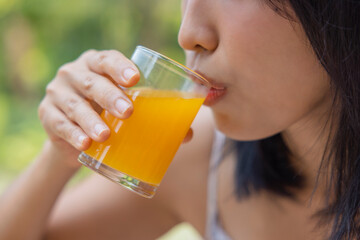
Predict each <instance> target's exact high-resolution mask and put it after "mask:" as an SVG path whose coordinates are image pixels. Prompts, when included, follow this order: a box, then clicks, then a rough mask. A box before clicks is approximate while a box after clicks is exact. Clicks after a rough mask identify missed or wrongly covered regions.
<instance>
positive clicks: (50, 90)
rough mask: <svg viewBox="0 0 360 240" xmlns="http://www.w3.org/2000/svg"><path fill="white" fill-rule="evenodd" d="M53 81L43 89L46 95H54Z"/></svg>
mask: <svg viewBox="0 0 360 240" xmlns="http://www.w3.org/2000/svg"><path fill="white" fill-rule="evenodd" d="M54 85H55V84H54V82H50V83H49V84H48V85H47V86H46V89H45V92H46V94H47V95H50V96H52V95H54V94H55V93H56V87H55V86H54Z"/></svg>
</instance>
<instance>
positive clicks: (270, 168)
mask: <svg viewBox="0 0 360 240" xmlns="http://www.w3.org/2000/svg"><path fill="white" fill-rule="evenodd" d="M266 1H267V3H268V4H269V6H271V7H272V8H273V9H274V10H275V11H276V12H277V13H279V14H280V15H282V16H285V17H288V18H289V20H290V21H293V20H294V17H293V16H291V13H290V12H289V11H288V9H289V8H288V7H289V6H290V7H291V9H292V10H293V12H294V13H295V15H296V19H297V21H299V23H300V24H301V25H302V27H303V29H304V31H305V33H306V35H307V38H308V39H309V42H310V44H311V46H312V48H313V50H314V53H315V54H316V56H317V58H318V60H319V62H320V63H321V65H322V66H323V67H324V69H325V70H326V72H327V74H328V76H329V78H330V84H331V87H332V89H333V90H334V99H333V113H335V114H333V116H336V119H337V120H336V121H337V124H336V125H335V124H332V125H331V127H332V130H333V131H334V134H333V136H332V137H330V136H329V139H328V143H327V146H326V150H325V152H324V155H323V156H324V157H323V159H322V164H321V167H320V169H319V173H320V170H322V168H324V169H328V170H329V171H328V172H329V176H327V178H326V179H327V185H326V186H327V188H326V189H327V200H326V202H325V204H326V207H325V208H324V209H323V210H322V211H320V212H319V213H320V216H321V217H322V218H323V219H325V220H326V221H327V222H328V223H331V224H332V229H331V234H330V236H329V238H330V239H331V240H341V239H359V238H360V215H359V209H360V145H359V144H360V0H266ZM236 149H237V157H238V161H237V166H236V168H235V171H236V173H235V183H236V193H237V196H238V197H239V198H240V199H241V198H244V197H248V196H250V195H251V194H253V193H256V192H259V191H261V190H267V191H270V192H273V193H276V194H279V195H282V196H287V197H293V193H294V189H301V188H302V187H303V186H304V177H303V176H301V175H300V174H298V172H297V170H296V169H295V168H294V167H293V166H292V165H291V162H290V160H289V156H290V154H291V153H290V152H289V150H288V149H287V147H286V145H285V143H284V141H283V139H282V137H281V134H277V135H274V136H272V137H269V138H267V139H262V140H259V141H252V142H240V141H238V142H236Z"/></svg>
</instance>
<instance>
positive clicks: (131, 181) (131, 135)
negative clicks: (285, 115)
mask: <svg viewBox="0 0 360 240" xmlns="http://www.w3.org/2000/svg"><path fill="white" fill-rule="evenodd" d="M131 60H132V61H133V62H134V63H135V64H136V65H137V67H138V68H139V71H140V75H141V77H140V81H139V82H138V83H137V84H136V85H135V86H134V87H131V88H127V89H123V90H124V92H125V93H126V94H127V95H128V96H129V98H130V99H131V100H132V102H133V105H134V112H133V114H132V115H131V116H130V117H129V118H128V119H125V120H123V119H118V118H115V117H114V116H112V115H111V114H110V113H109V112H108V111H106V110H104V111H103V112H102V114H101V118H102V119H103V120H104V122H105V123H106V124H107V125H108V126H109V128H110V130H111V134H110V137H109V138H108V139H107V140H106V141H105V142H102V143H98V142H93V143H92V145H91V146H90V148H89V149H88V150H87V151H85V152H82V153H81V154H80V156H79V161H80V162H81V163H82V164H84V165H85V166H87V167H88V168H90V169H92V170H94V171H96V172H98V173H100V174H102V175H104V176H105V177H107V178H109V179H111V180H112V181H115V182H117V183H120V184H121V185H122V186H125V187H126V188H128V189H130V190H132V191H134V192H136V193H138V194H140V195H142V196H144V197H148V198H151V197H152V196H153V195H154V194H155V191H156V189H157V187H158V186H159V184H160V182H161V180H162V178H163V176H164V174H165V172H166V170H167V168H168V166H169V164H170V163H171V161H172V159H173V158H174V156H175V153H176V151H177V149H178V148H179V146H180V144H181V143H182V141H183V139H184V137H185V136H186V133H187V132H188V130H189V128H190V126H191V123H192V121H193V120H194V118H195V116H196V114H197V112H198V111H199V109H200V106H201V105H202V103H203V102H204V100H205V98H206V96H207V94H208V91H209V87H208V84H207V82H206V80H205V79H204V78H202V77H201V76H200V75H198V74H196V73H195V72H193V71H191V70H190V69H188V68H186V67H185V66H182V65H181V64H179V63H177V62H175V61H173V60H171V59H169V58H167V57H165V56H163V55H161V54H159V53H156V52H154V51H152V50H150V49H147V48H145V47H141V46H138V47H137V48H136V50H135V52H134V54H133V56H132V58H131Z"/></svg>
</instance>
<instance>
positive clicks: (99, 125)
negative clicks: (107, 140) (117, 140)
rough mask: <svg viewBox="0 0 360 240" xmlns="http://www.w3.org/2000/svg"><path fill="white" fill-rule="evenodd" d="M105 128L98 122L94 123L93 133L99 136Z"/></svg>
mask: <svg viewBox="0 0 360 240" xmlns="http://www.w3.org/2000/svg"><path fill="white" fill-rule="evenodd" d="M106 130H107V128H106V127H105V126H104V125H102V124H99V123H98V124H96V125H95V133H96V135H98V136H100V135H101V134H102V133H103V132H104V131H106Z"/></svg>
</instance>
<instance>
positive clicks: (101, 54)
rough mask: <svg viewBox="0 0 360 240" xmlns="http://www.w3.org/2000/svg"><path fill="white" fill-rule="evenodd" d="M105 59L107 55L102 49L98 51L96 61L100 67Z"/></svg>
mask: <svg viewBox="0 0 360 240" xmlns="http://www.w3.org/2000/svg"><path fill="white" fill-rule="evenodd" d="M106 59H107V56H106V52H104V51H102V52H99V53H98V54H97V56H96V62H97V64H98V65H99V66H100V67H101V68H102V67H104V65H105V61H106Z"/></svg>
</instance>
